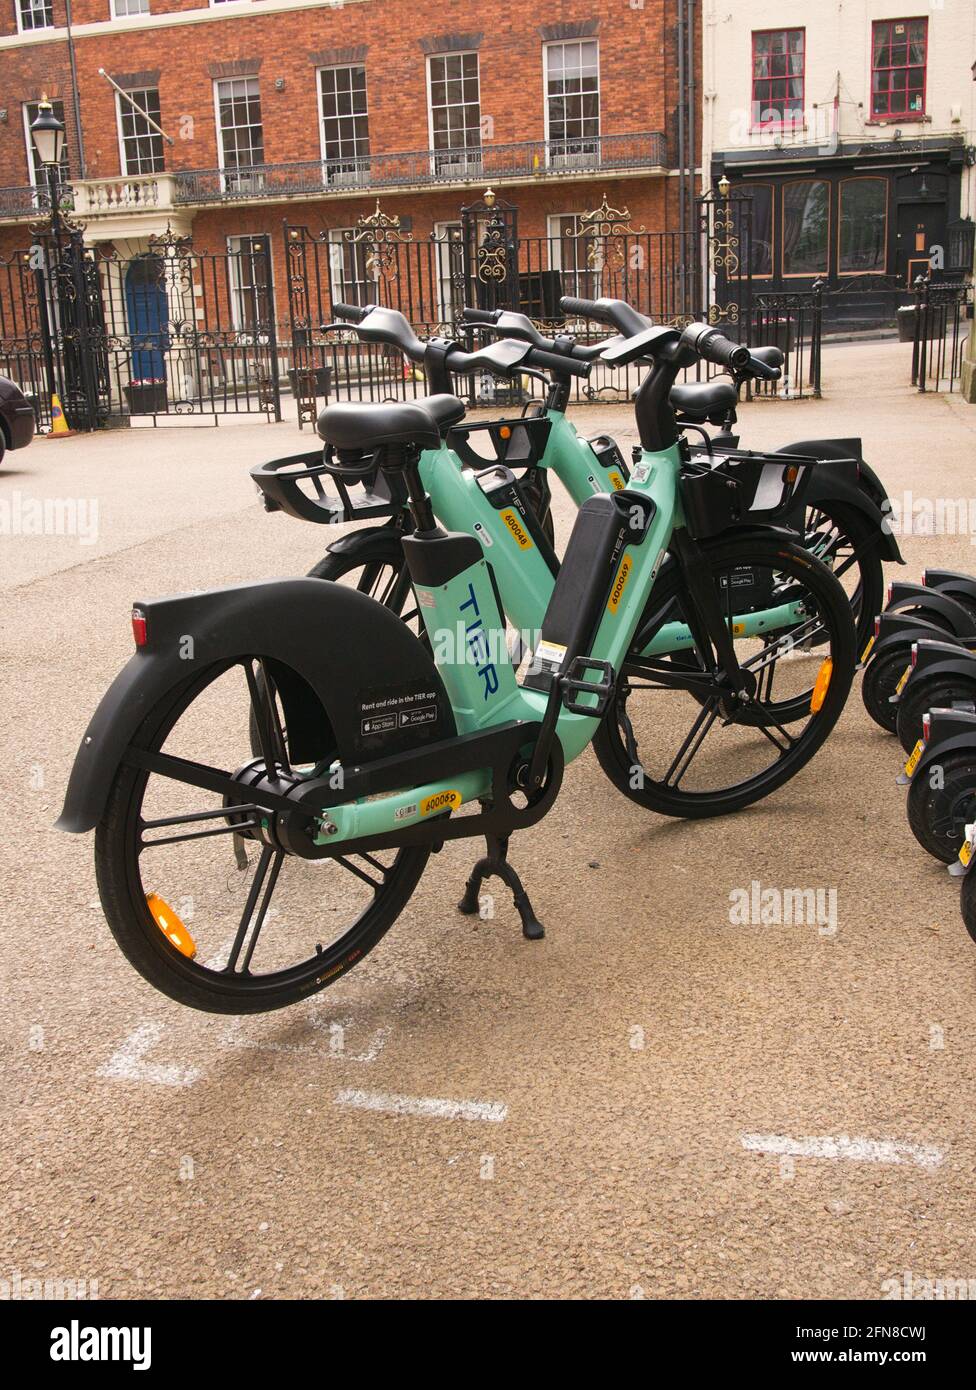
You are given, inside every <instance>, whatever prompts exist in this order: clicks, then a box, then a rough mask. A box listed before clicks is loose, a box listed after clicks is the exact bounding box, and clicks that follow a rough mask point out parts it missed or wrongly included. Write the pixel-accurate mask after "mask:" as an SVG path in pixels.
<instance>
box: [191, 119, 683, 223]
mask: <svg viewBox="0 0 976 1390" xmlns="http://www.w3.org/2000/svg"><path fill="white" fill-rule="evenodd" d="M666 166H667V142H666V140H665V137H664V135H663V134H662V133H661V132H660V131H643V132H641V133H639V134H634V135H599V136H593V137H589V138H581V139H579V140H548V141H547V140H524V141H520V142H519V143H517V144H510V145H496V144H488V145H482V146H480V147H479V146H471V147H468V148H465V149H457V150H415V151H411V152H408V153H405V154H404V153H398V154H371V155H359V156H356V157H354V158H344V159H341V160H334V161H332V160H322V159H314V160H306V161H304V162H300V163H289V164H259V165H254V166H252V167H248V168H238V169H192V170H179V171H175V172H174V174H173V178H174V181H175V189H174V198H173V201H174V204H177V205H183V206H186V205H193V204H201V203H218V202H220V203H228V202H235V203H236V202H242V201H247V202H251V201H254V200H262V201H265V202H271V201H274V200H275V199H277V198H301V197H306V198H307V197H309V196H312V195H319V194H322V193H351V192H355V191H356V190H357V189H362V190H364V191H366V192H380V191H382V190H383V189H396V188H401V189H402V188H415V187H417V188H424V187H429V186H435V187H444V186H450V185H458V184H466V183H481V182H484V181H485V180H488V181H490V182H491V183H501V182H504V181H505V180H533V179H536V178H539V179H545V178H566V177H567V176H569V177H573V176H576V175H586V174H589V173H594V174H596V173H600V174H604V173H617V174H626V173H631V172H633V173H638V172H646V171H648V170H651V169H663V168H665V167H666Z"/></svg>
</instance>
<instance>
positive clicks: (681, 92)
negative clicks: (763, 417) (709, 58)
mask: <svg viewBox="0 0 976 1390" xmlns="http://www.w3.org/2000/svg"><path fill="white" fill-rule="evenodd" d="M677 39H678V236H679V241H678V246H679V248H680V250H679V256H678V263H679V265H680V267H681V270H680V274H681V277H682V285H681V311H682V312H684V310H685V308H686V306H685V302H684V274H685V231H686V227H685V212H686V205H687V194H686V190H685V0H678V34H677Z"/></svg>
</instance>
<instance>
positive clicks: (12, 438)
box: [0, 376, 34, 463]
mask: <svg viewBox="0 0 976 1390" xmlns="http://www.w3.org/2000/svg"><path fill="white" fill-rule="evenodd" d="M33 438H34V407H33V406H32V405H31V403H30V401H29V400H28V399H27V397H26V396H25V395H24V393H23V391H22V390H21V389H20V387H19V386H17V385H15V383H14V382H12V381H11V380H10V378H9V377H6V376H0V463H2V462H3V456H4V454H5V453H6V452H7V450H8V449H24V448H26V447H27V445H28V444H29V443H30V442H31V440H32V439H33Z"/></svg>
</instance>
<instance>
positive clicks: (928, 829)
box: [908, 752, 976, 864]
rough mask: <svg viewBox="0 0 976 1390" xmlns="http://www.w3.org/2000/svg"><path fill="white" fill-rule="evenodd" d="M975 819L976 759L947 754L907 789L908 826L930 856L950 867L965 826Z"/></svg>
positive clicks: (931, 765)
mask: <svg viewBox="0 0 976 1390" xmlns="http://www.w3.org/2000/svg"><path fill="white" fill-rule="evenodd" d="M974 820H976V757H973V755H972V754H971V753H965V752H955V753H949V754H947V755H946V757H945V758H942V759H940V760H939V762H937V763H932V764H930V765H929V766H928V767H927V768H926V769H925V770H924V771H922V772H917V773H916V774H915V776H914V777H913V778H912V780H911V782H910V783H909V787H908V824H909V825H910V826H911V829H912V834H913V835H914V836H915V838H916V840H917V841H918V842H919V844H920V845H921V846H922V848H923V849H924V850H927V851H928V853H929V854H931V855H933V856H934V857H935V858H936V859H941V861H942V863H943V864H951V863H952V861H953V860H954V859H955V858H957V856H958V854H959V850H960V848H961V847H962V842H963V840H965V838H966V826H967V825H971V824H972V823H973V821H974Z"/></svg>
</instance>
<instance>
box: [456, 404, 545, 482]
mask: <svg viewBox="0 0 976 1390" xmlns="http://www.w3.org/2000/svg"><path fill="white" fill-rule="evenodd" d="M551 429H552V421H551V420H550V419H548V418H547V417H546V416H544V415H529V416H518V417H517V418H516V419H514V420H484V421H478V422H477V423H476V424H473V425H467V424H465V425H456V426H455V427H454V429H452V430H450V431H449V433H448V436H447V446H448V448H449V449H453V450H454V452H455V453H456V454H457V456H458V458H459V459H460V460H461V462H462V463H463V464H464V465H465V466H466V467H468V468H476V469H482V468H487V467H490V466H491V464H492V462H495V463H503V464H504V465H505V467H506V468H530V467H531V466H532V465H533V464H535V463H538V462H539V460H540V459H541V458H542V455H543V454H544V453H545V452H546V445H547V444H548V442H549V432H550V430H551ZM477 431H481V432H482V433H485V432H486V433H487V435H488V440H489V443H490V444H491V447H492V449H493V451H494V455H495V457H494V459H492V458H491V456H490V455H485V454H479V453H476V452H475V450H474V449H472V447H471V445H470V444H469V443H468V435H469V434H474V433H476V432H477Z"/></svg>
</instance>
